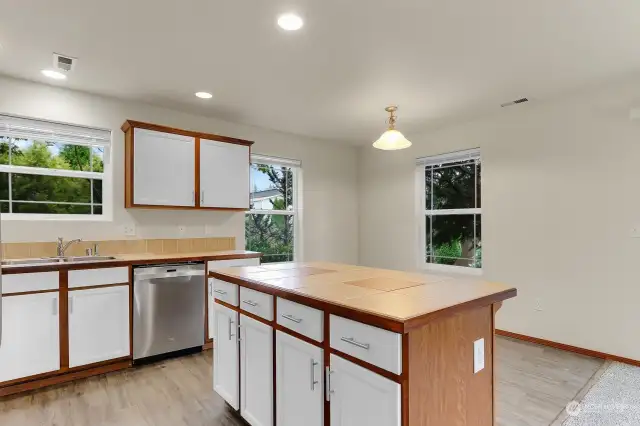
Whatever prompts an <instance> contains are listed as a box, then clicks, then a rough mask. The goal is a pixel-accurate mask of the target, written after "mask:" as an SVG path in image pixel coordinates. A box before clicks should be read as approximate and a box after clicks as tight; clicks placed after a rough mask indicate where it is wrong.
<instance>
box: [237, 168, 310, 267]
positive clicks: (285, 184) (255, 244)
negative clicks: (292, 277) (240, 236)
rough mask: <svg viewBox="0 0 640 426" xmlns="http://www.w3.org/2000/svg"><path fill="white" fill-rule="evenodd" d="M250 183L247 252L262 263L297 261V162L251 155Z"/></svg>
mask: <svg viewBox="0 0 640 426" xmlns="http://www.w3.org/2000/svg"><path fill="white" fill-rule="evenodd" d="M250 182H251V192H250V204H251V210H250V211H249V212H248V213H247V215H246V217H245V239H246V244H245V246H246V249H247V250H253V251H259V252H261V253H263V256H262V262H263V263H271V262H292V261H294V260H299V258H300V255H299V253H300V247H301V244H300V232H299V222H300V212H299V205H298V203H299V202H300V200H299V197H298V194H299V193H300V182H301V168H300V162H299V161H295V160H285V159H281V158H273V157H265V156H261V155H252V156H251V176H250Z"/></svg>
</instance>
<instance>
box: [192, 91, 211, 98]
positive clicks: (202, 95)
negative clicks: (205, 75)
mask: <svg viewBox="0 0 640 426" xmlns="http://www.w3.org/2000/svg"><path fill="white" fill-rule="evenodd" d="M196 96H197V97H199V98H200V99H211V98H213V95H212V94H211V93H209V92H197V93H196Z"/></svg>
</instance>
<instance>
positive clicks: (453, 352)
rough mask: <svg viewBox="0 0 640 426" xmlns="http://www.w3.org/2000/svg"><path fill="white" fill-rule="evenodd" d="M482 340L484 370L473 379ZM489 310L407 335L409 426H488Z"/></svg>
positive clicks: (442, 321) (475, 311)
mask: <svg viewBox="0 0 640 426" xmlns="http://www.w3.org/2000/svg"><path fill="white" fill-rule="evenodd" d="M482 338H484V344H485V368H484V370H482V371H480V372H479V373H477V374H474V373H473V368H474V365H473V343H474V341H476V340H478V339H482ZM493 346H494V339H493V307H492V306H491V305H489V306H485V307H481V308H474V309H471V310H468V311H465V312H462V313H459V314H456V315H452V316H450V317H444V318H441V319H439V320H436V321H434V322H432V323H428V324H426V325H425V326H424V327H422V328H419V329H416V330H413V331H411V332H410V333H409V413H408V415H409V426H492V425H493V424H494V423H493V422H494V412H493V411H494V410H493V398H494V397H493V373H494V371H493Z"/></svg>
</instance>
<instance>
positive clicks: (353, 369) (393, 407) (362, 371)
mask: <svg viewBox="0 0 640 426" xmlns="http://www.w3.org/2000/svg"><path fill="white" fill-rule="evenodd" d="M329 377H330V379H329V380H330V381H329V386H330V393H331V397H330V399H331V426H353V425H367V426H400V425H401V397H400V396H401V391H400V385H399V384H398V383H396V382H393V381H391V380H389V379H387V378H385V377H382V376H380V375H378V374H376V373H374V372H372V371H370V370H367V369H366V368H363V367H360V366H359V365H356V364H353V363H351V362H349V361H345V360H344V359H342V358H340V357H338V356H335V355H331V372H330V375H329Z"/></svg>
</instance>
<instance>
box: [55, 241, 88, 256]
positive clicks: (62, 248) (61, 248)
mask: <svg viewBox="0 0 640 426" xmlns="http://www.w3.org/2000/svg"><path fill="white" fill-rule="evenodd" d="M80 241H82V239H80V238H78V239H76V240H71V241H69V242H67V243H66V244H65V243H64V238H62V237H58V244H57V246H56V251H57V254H58V257H64V252H65V251H66V250H67V249H68V248H69V246H70V245H71V244H73V243H79V242H80Z"/></svg>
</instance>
